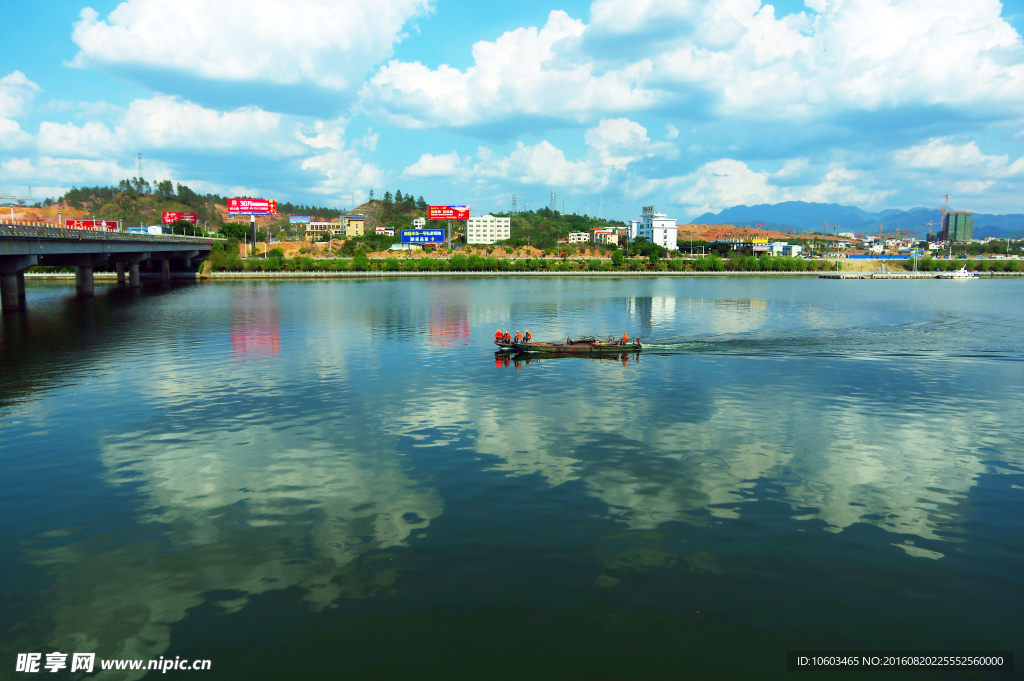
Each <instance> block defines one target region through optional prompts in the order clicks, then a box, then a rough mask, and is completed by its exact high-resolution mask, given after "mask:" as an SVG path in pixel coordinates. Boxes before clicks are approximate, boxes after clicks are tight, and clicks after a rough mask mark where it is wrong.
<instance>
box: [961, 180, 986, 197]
mask: <svg viewBox="0 0 1024 681" xmlns="http://www.w3.org/2000/svg"><path fill="white" fill-rule="evenodd" d="M995 183H996V182H995V180H967V181H964V182H957V183H956V184H955V185H953V187H954V188H955V189H956V193H957V194H966V195H968V196H978V195H980V194H984V193H985V192H986V191H988V190H989V188H991V187H992V185H994V184H995Z"/></svg>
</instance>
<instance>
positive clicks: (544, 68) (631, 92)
mask: <svg viewBox="0 0 1024 681" xmlns="http://www.w3.org/2000/svg"><path fill="white" fill-rule="evenodd" d="M585 29H586V27H585V26H584V24H583V22H582V21H580V20H578V19H572V18H571V17H570V16H569V15H568V14H566V13H565V12H563V11H561V10H555V11H552V12H551V14H550V15H549V16H548V21H547V23H546V24H545V25H544V27H543V28H541V29H537V28H536V27H531V28H519V29H516V30H514V31H509V32H507V33H505V34H503V35H502V36H500V37H499V38H498V39H497V40H495V41H494V42H488V41H484V40H482V41H480V42H477V43H476V44H474V45H473V59H474V64H473V66H470V67H469V68H467V69H466V70H465V71H460V70H459V69H456V68H452V67H450V66H448V65H446V64H443V65H441V66H440V67H438V68H437V69H430V68H428V67H427V66H424V65H423V64H421V63H420V62H412V63H410V62H402V61H398V60H393V61H391V62H389V63H388V64H387V65H386V66H384V67H382V68H381V69H380V70H379V71H378V72H377V74H376V75H374V76H373V78H372V79H371V80H370V82H369V83H368V84H367V86H366V87H365V88H364V89H363V93H362V94H363V103H364V106H365V107H366V108H367V109H368V110H370V111H372V112H375V113H377V114H378V115H381V116H383V117H385V118H386V119H387V120H389V121H390V122H392V123H394V124H397V125H402V126H405V127H410V128H432V127H442V126H445V127H466V126H472V125H478V124H483V123H490V122H493V121H498V120H505V119H508V118H510V117H514V116H523V115H527V116H534V117H542V118H568V119H574V120H587V119H589V118H590V117H591V116H592V115H593V113H594V112H600V111H630V110H634V109H642V108H647V107H649V106H651V105H652V104H653V102H654V99H655V93H654V92H651V91H647V90H644V89H642V88H641V87H639V82H640V81H641V80H642V78H643V76H644V74H645V73H646V72H647V71H648V70H649V65H648V64H646V63H640V64H634V65H629V66H627V67H625V68H622V69H619V70H616V71H615V72H609V73H606V74H601V75H599V74H597V73H596V67H595V66H594V64H593V61H592V60H590V59H589V58H587V59H582V60H579V59H567V58H566V52H567V51H571V50H572V48H573V46H574V45H576V44H578V42H579V38H580V37H581V36H582V35H583V33H584V31H585Z"/></svg>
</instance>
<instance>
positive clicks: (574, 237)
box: [568, 232, 590, 244]
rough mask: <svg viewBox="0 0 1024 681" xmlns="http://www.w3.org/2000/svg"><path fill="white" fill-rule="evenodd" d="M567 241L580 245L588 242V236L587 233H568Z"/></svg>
mask: <svg viewBox="0 0 1024 681" xmlns="http://www.w3.org/2000/svg"><path fill="white" fill-rule="evenodd" d="M568 241H569V243H571V244H582V243H585V242H587V241H590V234H589V233H588V232H569V237H568Z"/></svg>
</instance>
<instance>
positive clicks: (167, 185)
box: [156, 180, 174, 199]
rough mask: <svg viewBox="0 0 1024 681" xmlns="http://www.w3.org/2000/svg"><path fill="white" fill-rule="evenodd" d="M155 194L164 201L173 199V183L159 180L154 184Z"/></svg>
mask: <svg viewBox="0 0 1024 681" xmlns="http://www.w3.org/2000/svg"><path fill="white" fill-rule="evenodd" d="M156 193H157V194H159V195H160V197H161V198H164V199H173V198H174V183H173V182H171V181H170V180H161V181H159V182H157V183H156Z"/></svg>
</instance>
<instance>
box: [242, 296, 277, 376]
mask: <svg viewBox="0 0 1024 681" xmlns="http://www.w3.org/2000/svg"><path fill="white" fill-rule="evenodd" d="M231 308H232V316H231V350H232V353H233V355H234V358H235V361H236V362H251V361H254V360H258V359H265V358H268V357H272V356H274V355H277V354H278V353H279V352H280V351H281V321H280V318H279V314H278V301H277V289H275V288H272V287H269V286H259V287H250V288H245V289H242V290H241V291H240V292H239V294H238V295H236V296H234V297H233V298H232V299H231Z"/></svg>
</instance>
